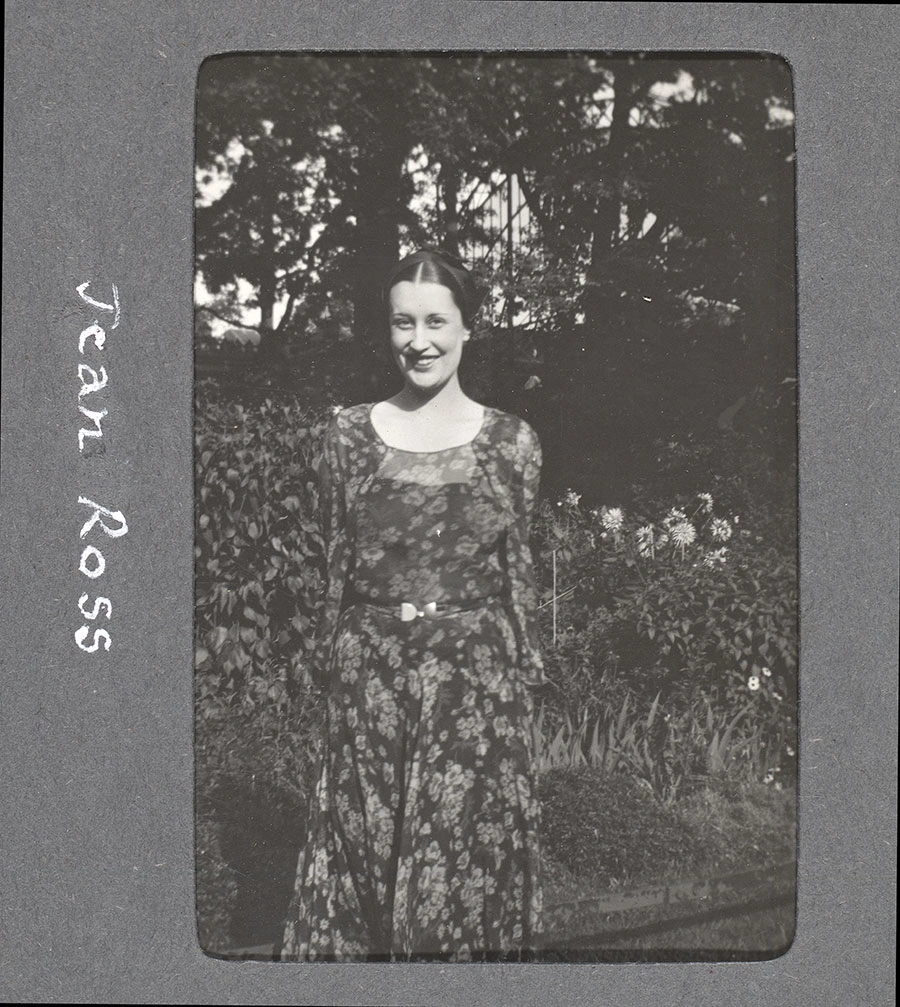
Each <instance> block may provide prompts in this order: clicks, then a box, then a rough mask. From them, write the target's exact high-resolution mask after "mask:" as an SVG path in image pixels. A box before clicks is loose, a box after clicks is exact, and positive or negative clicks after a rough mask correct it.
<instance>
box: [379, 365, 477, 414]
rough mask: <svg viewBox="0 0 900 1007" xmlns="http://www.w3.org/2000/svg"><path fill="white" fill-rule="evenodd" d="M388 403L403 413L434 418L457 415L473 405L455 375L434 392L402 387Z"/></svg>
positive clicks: (406, 386)
mask: <svg viewBox="0 0 900 1007" xmlns="http://www.w3.org/2000/svg"><path fill="white" fill-rule="evenodd" d="M389 401H390V402H391V403H392V404H393V405H394V406H396V407H397V408H398V409H402V410H403V411H404V412H415V413H419V414H420V415H421V416H435V417H437V416H451V415H453V414H457V413H459V411H460V410H461V409H463V408H464V407H466V406H471V405H474V404H475V403H474V401H473V400H472V399H470V398H469V396H468V395H466V393H465V392H464V391H463V390H462V388H461V387H460V384H459V380H458V379H457V378H456V376H455V375H454V378H453V380H450V381H448V382H447V383H446V384H445V385H444V386H443V388H440V389H438V390H437V391H436V392H430V390H429V391H421V390H419V389H417V388H411V387H410V386H409V385H404V386H403V388H402V389H401V390H400V391H399V392H398V393H397V394H396V395H394V396H393V397H392V398H391V399H390V400H389Z"/></svg>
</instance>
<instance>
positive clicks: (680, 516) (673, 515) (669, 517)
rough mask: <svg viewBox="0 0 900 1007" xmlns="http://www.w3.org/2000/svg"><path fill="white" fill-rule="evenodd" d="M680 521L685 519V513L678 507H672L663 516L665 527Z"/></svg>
mask: <svg viewBox="0 0 900 1007" xmlns="http://www.w3.org/2000/svg"><path fill="white" fill-rule="evenodd" d="M681 521H687V514H685V512H684V511H683V510H680V509H679V508H678V507H673V508H672V509H671V510H670V511H669V513H668V514H666V516H665V517H664V518H663V524H664V525H665V526H666V527H667V528H671V527H672V525H675V524H679V523H680V522H681Z"/></svg>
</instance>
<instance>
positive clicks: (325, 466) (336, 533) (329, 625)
mask: <svg viewBox="0 0 900 1007" xmlns="http://www.w3.org/2000/svg"><path fill="white" fill-rule="evenodd" d="M318 470H319V513H320V515H321V522H322V537H323V541H324V551H325V557H324V558H325V600H324V604H323V606H322V610H321V612H320V614H319V620H318V623H317V625H316V640H315V649H314V651H313V679H314V680H315V681H316V682H317V684H319V685H325V683H326V682H327V677H328V667H329V664H330V660H331V649H332V645H333V643H334V634H335V630H336V628H337V621H338V617H339V616H340V614H341V601H342V598H343V594H344V585H345V583H346V580H347V571H348V556H349V544H348V540H347V520H346V518H347V513H346V493H345V489H346V479H345V473H346V448H345V445H344V444H343V443H342V441H341V433H340V427H339V425H338V417H337V416H334V417H332V419H331V421H330V423H329V424H328V426H327V428H326V430H325V434H324V436H323V440H322V454H321V455H320V457H319V465H318Z"/></svg>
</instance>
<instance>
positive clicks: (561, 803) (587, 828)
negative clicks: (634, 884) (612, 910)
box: [540, 767, 696, 887]
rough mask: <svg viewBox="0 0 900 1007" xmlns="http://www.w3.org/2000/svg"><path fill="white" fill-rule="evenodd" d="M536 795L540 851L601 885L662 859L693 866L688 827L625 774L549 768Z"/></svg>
mask: <svg viewBox="0 0 900 1007" xmlns="http://www.w3.org/2000/svg"><path fill="white" fill-rule="evenodd" d="M540 798H541V808H542V811H541V814H542V833H541V834H542V842H543V844H544V847H545V850H546V853H547V855H549V856H550V857H552V858H553V859H554V860H556V861H558V862H560V863H562V864H563V865H564V866H565V867H566V868H568V869H569V870H570V871H571V872H572V874H574V875H575V876H576V877H580V878H586V877H590V878H591V880H592V882H593V883H594V884H599V885H602V886H604V887H605V886H607V885H609V884H610V883H611V882H613V883H618V884H622V883H624V882H626V881H628V880H630V879H633V878H635V877H640V876H642V875H646V874H648V873H653V872H658V871H659V870H660V867H661V865H665V864H672V863H677V864H678V865H679V866H680V867H682V868H685V869H689V868H690V867H691V866H693V865H694V862H695V852H696V842H695V839H696V837H695V836H694V835H693V833H692V832H691V830H690V829H688V828H686V827H685V825H684V824H683V823H682V822H681V821H680V819H679V818H678V816H677V814H676V813H675V812H674V811H669V810H667V809H665V808H663V807H661V806H660V805H659V803H658V802H657V801H655V800H654V798H653V795H652V794H650V793H649V792H648V791H647V790H646V789H645V788H643V787H641V786H640V785H639V784H637V783H636V782H635V781H634V780H632V779H630V778H629V777H628V776H624V775H608V774H606V773H603V772H598V771H597V770H594V769H591V768H588V767H582V768H580V769H552V770H549V771H548V772H546V773H544V774H543V775H542V776H541V784H540ZM637 837H639V842H636V841H635V840H636V838H637Z"/></svg>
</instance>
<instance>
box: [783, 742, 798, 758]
mask: <svg viewBox="0 0 900 1007" xmlns="http://www.w3.org/2000/svg"><path fill="white" fill-rule="evenodd" d="M784 750H785V751H786V752H787V754H788V755H791V756H793V755H796V754H797V753H796V752H795V751H794V750H793V748H791V746H790V745H785V746H784Z"/></svg>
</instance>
